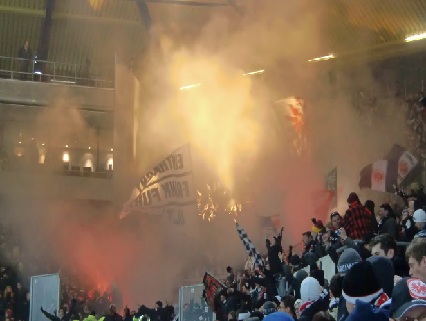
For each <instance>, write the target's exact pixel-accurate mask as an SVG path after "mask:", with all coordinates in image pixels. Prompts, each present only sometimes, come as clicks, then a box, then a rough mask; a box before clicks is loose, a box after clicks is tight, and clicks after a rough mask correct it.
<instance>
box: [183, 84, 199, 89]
mask: <svg viewBox="0 0 426 321" xmlns="http://www.w3.org/2000/svg"><path fill="white" fill-rule="evenodd" d="M199 86H201V84H195V85H188V86H183V87H180V88H179V90H189V89H192V88H196V87H199Z"/></svg>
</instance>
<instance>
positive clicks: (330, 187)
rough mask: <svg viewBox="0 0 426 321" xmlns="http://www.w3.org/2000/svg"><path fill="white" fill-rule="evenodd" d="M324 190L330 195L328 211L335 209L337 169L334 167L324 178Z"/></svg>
mask: <svg viewBox="0 0 426 321" xmlns="http://www.w3.org/2000/svg"><path fill="white" fill-rule="evenodd" d="M325 180H326V183H325V184H326V189H327V191H328V193H329V195H330V198H331V199H330V204H329V209H331V208H336V207H337V167H334V168H333V169H332V170H331V171H330V172H329V173H328V174H327V177H326V179H325Z"/></svg>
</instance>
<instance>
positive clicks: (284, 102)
mask: <svg viewBox="0 0 426 321" xmlns="http://www.w3.org/2000/svg"><path fill="white" fill-rule="evenodd" d="M274 109H275V112H276V114H277V117H278V121H279V123H280V125H281V127H282V128H283V129H284V130H286V128H288V127H291V128H292V131H293V133H294V135H286V137H289V138H290V139H291V140H292V144H293V147H294V148H295V150H296V153H297V155H299V156H300V155H301V154H302V152H303V151H304V150H305V148H306V146H305V145H306V137H305V133H304V125H305V100H304V99H301V98H298V97H294V96H292V97H288V98H284V99H280V100H277V101H276V102H275V108H274ZM286 134H288V133H287V132H286ZM291 136H292V137H291Z"/></svg>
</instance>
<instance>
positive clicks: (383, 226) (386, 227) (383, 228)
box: [379, 216, 398, 240]
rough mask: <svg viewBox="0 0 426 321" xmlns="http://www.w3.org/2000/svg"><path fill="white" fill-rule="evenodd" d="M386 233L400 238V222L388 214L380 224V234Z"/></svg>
mask: <svg viewBox="0 0 426 321" xmlns="http://www.w3.org/2000/svg"><path fill="white" fill-rule="evenodd" d="M385 233H387V234H389V235H392V236H393V237H394V238H395V240H396V239H397V238H398V224H397V223H396V220H395V218H394V217H392V216H386V217H385V218H383V220H382V222H381V223H380V224H379V234H385Z"/></svg>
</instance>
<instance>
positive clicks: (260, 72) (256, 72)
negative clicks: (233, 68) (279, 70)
mask: <svg viewBox="0 0 426 321" xmlns="http://www.w3.org/2000/svg"><path fill="white" fill-rule="evenodd" d="M264 72H265V70H264V69H261V70H257V71H252V72H248V73H246V74H243V76H251V75H259V74H263V73H264Z"/></svg>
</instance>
